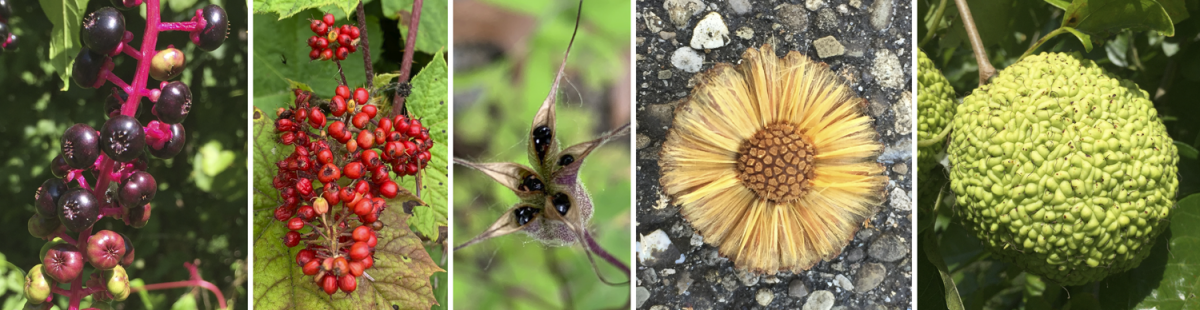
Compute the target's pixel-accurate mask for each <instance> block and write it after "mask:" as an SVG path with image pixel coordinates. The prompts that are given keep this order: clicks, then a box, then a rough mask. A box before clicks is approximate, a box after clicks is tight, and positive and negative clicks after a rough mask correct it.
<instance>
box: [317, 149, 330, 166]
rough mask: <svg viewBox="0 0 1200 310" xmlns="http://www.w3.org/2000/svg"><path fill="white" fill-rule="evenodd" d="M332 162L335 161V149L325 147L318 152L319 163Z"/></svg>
mask: <svg viewBox="0 0 1200 310" xmlns="http://www.w3.org/2000/svg"><path fill="white" fill-rule="evenodd" d="M332 162H333V151H330V150H328V149H324V150H321V151H320V152H317V163H318V164H328V163H332Z"/></svg>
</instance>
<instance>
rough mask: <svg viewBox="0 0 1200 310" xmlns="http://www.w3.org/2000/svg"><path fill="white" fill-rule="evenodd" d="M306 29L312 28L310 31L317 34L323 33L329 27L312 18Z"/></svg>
mask: <svg viewBox="0 0 1200 310" xmlns="http://www.w3.org/2000/svg"><path fill="white" fill-rule="evenodd" d="M308 29H309V30H312V32H314V33H316V34H318V35H325V31H328V30H329V27H328V26H326V25H325V23H322V22H321V21H319V20H315V19H314V20H313V21H312V22H310V23H308Z"/></svg>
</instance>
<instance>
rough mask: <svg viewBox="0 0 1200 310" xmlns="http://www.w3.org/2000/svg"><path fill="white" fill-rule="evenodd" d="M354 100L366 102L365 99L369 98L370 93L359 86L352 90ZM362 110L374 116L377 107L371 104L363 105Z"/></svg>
mask: <svg viewBox="0 0 1200 310" xmlns="http://www.w3.org/2000/svg"><path fill="white" fill-rule="evenodd" d="M354 100H355V101H358V102H359V103H362V104H366V102H367V100H371V97H370V94H368V93H367V90H365V89H362V88H359V89H358V90H356V91H354ZM362 111H363V112H366V113H367V116H369V117H371V118H375V115H376V113H377V112H378V111H379V108H378V107H376V106H373V105H364V106H363V107H362Z"/></svg>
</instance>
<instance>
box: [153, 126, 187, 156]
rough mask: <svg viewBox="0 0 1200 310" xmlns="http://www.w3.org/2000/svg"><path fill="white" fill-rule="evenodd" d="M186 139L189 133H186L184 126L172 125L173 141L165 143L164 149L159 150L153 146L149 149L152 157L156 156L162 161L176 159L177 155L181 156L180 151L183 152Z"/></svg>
mask: <svg viewBox="0 0 1200 310" xmlns="http://www.w3.org/2000/svg"><path fill="white" fill-rule="evenodd" d="M186 138H187V133H185V132H184V130H183V124H172V125H171V139H170V140H167V142H166V143H163V146H162V148H159V149H155V148H154V145H151V146H150V147H149V150H150V155H154V157H158V158H162V159H168V158H172V157H175V155H176V154H179V151H182V150H183V144H184V142H186Z"/></svg>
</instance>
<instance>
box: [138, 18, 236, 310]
mask: <svg viewBox="0 0 1200 310" xmlns="http://www.w3.org/2000/svg"><path fill="white" fill-rule="evenodd" d="M150 1H156V0H150ZM183 267H185V268H187V269H188V272H189V273H191V274H192V276H191V279H188V280H184V281H175V282H166V283H155V284H149V285H145V286H140V287H134V288H133V292H135V293H136V292H139V291H153V290H165V289H172V288H180V287H192V286H199V287H202V288H204V289H207V290H209V291H210V292H212V293H213V295H217V304H218V306H219V307H220V308H221V309H225V295H224V294H221V290H220V289H218V288H217V286H216V285H214V284H212V283H209V282H208V281H204V279H202V278H200V273H199V272H197V271H196V265H192V264H191V263H183Z"/></svg>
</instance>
